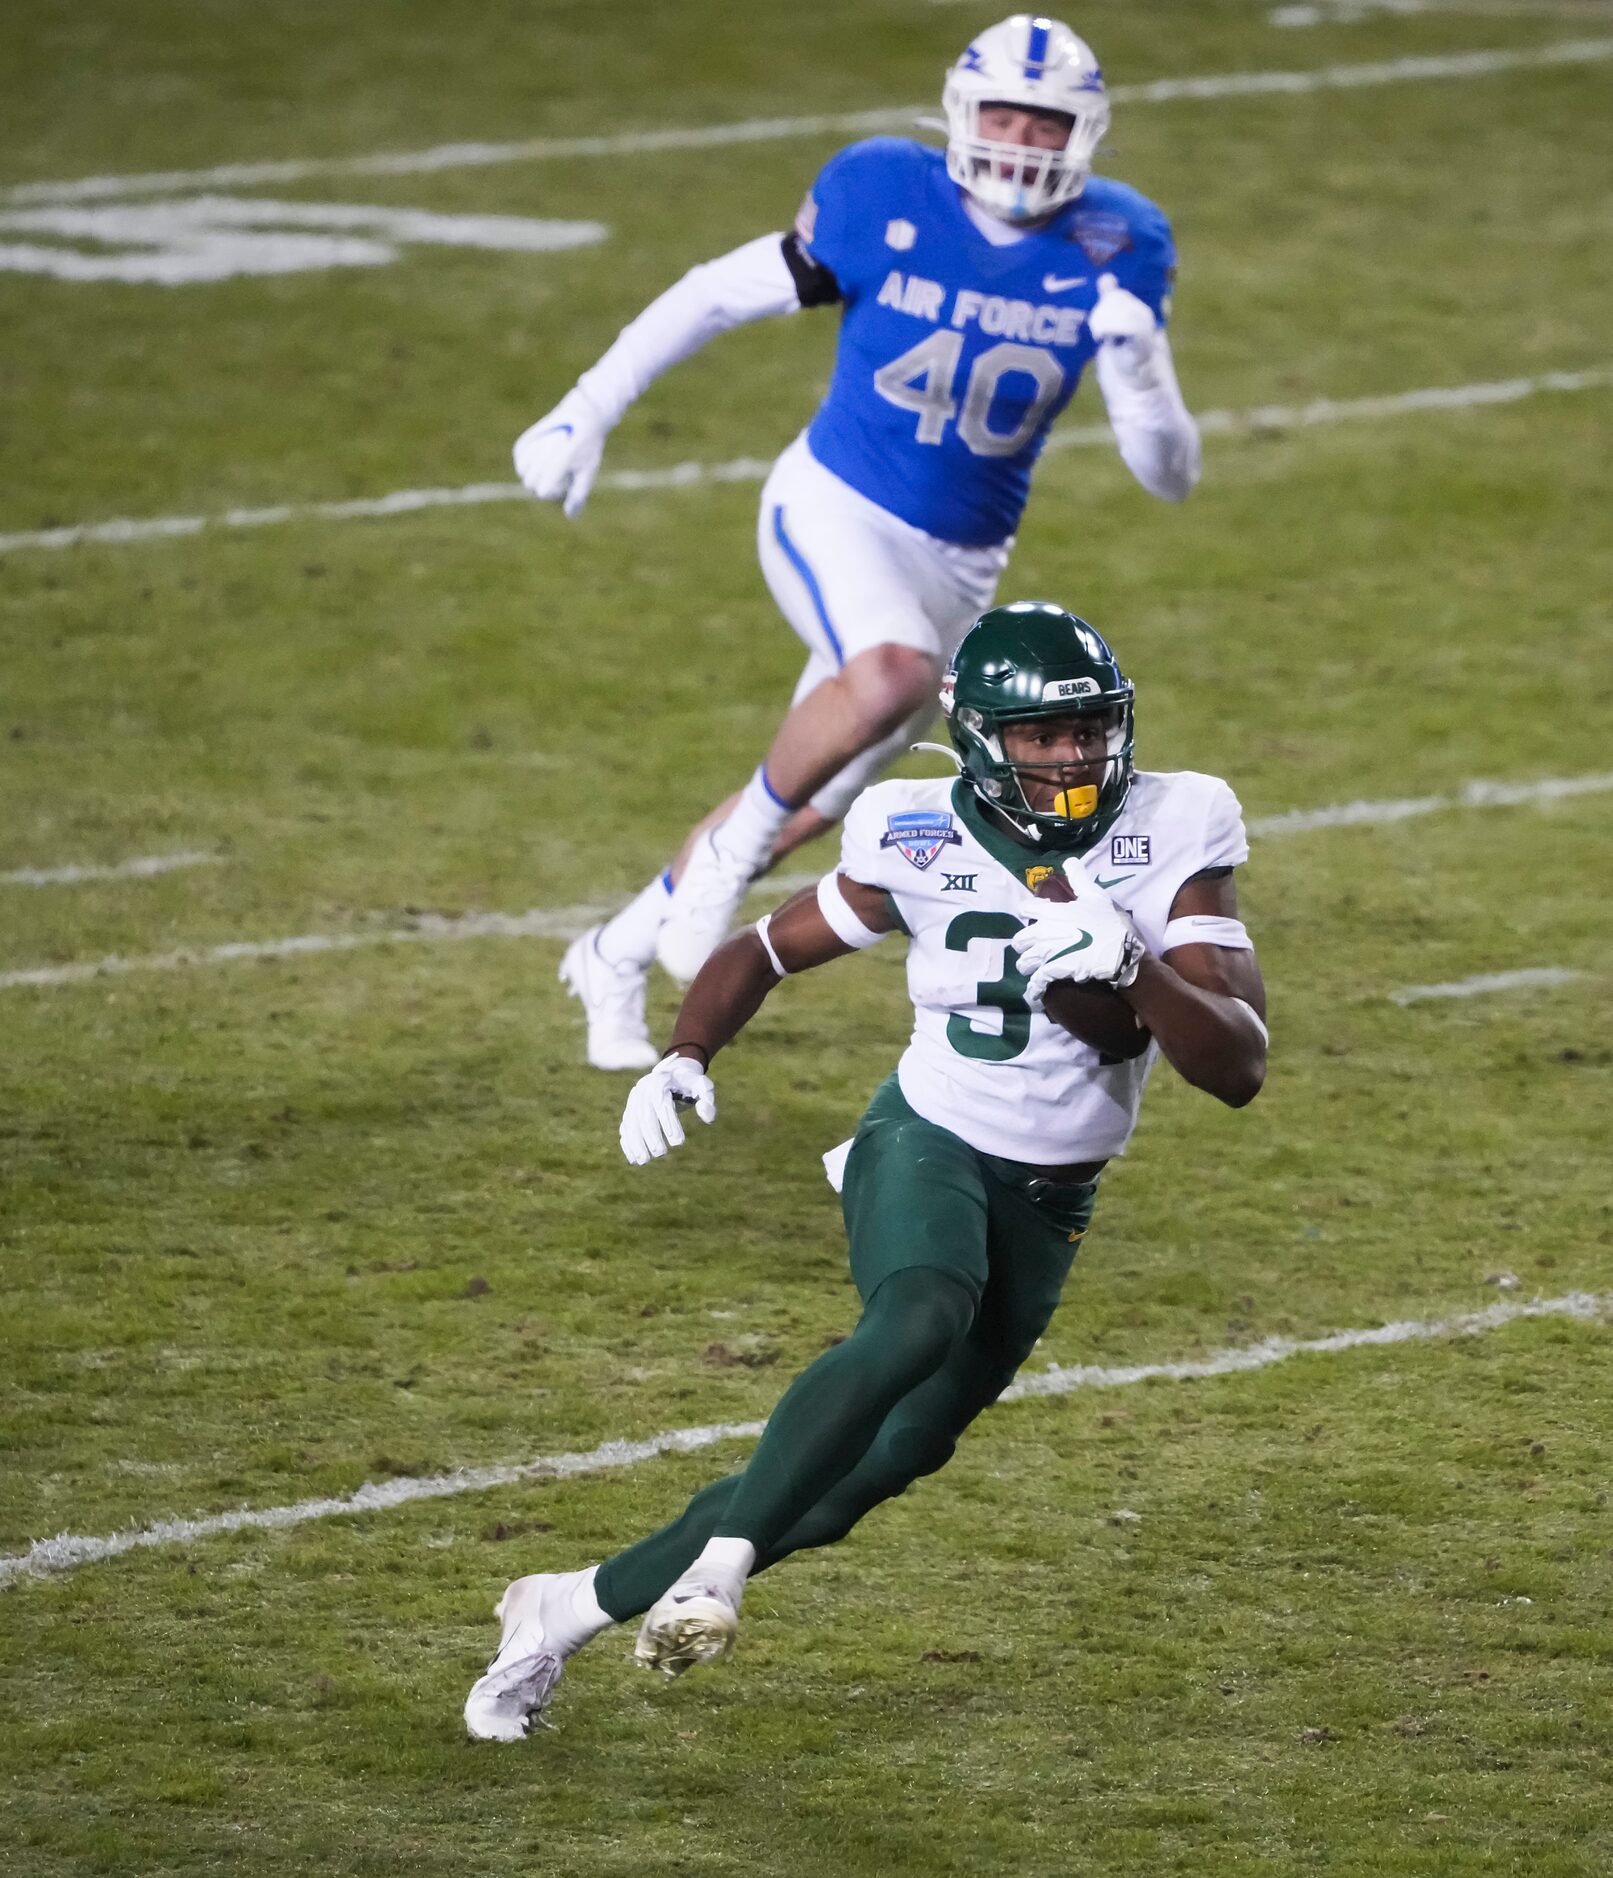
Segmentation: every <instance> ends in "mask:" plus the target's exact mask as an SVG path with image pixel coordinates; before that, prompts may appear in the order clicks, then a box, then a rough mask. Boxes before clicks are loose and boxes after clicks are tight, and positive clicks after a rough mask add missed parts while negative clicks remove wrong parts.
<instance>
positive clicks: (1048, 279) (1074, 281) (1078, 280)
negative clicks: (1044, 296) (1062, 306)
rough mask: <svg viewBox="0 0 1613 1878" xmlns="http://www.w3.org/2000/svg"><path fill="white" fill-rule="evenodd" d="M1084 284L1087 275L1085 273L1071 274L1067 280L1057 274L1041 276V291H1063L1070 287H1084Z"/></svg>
mask: <svg viewBox="0 0 1613 1878" xmlns="http://www.w3.org/2000/svg"><path fill="white" fill-rule="evenodd" d="M1086 284H1087V277H1086V275H1085V274H1072V275H1071V276H1070V278H1069V279H1068V280H1065V279H1064V278H1063V276H1062V275H1059V274H1044V275H1043V276H1042V292H1043V293H1065V292H1067V291H1068V290H1069V289H1070V288H1071V287H1084V286H1085V285H1086Z"/></svg>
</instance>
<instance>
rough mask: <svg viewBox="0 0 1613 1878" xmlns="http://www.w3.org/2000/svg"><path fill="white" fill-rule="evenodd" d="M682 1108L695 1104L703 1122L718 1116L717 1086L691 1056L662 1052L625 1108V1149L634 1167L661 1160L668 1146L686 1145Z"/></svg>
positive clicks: (636, 1087)
mask: <svg viewBox="0 0 1613 1878" xmlns="http://www.w3.org/2000/svg"><path fill="white" fill-rule="evenodd" d="M680 1108H683V1109H686V1108H692V1109H693V1110H694V1112H695V1114H696V1115H698V1116H699V1117H700V1119H701V1121H703V1122H714V1121H715V1120H716V1119H717V1090H716V1087H715V1085H714V1084H713V1082H712V1080H711V1078H710V1077H709V1076H708V1075H707V1074H706V1073H705V1071H704V1070H703V1069H702V1068H701V1067H700V1065H699V1064H698V1063H697V1062H696V1061H695V1060H694V1058H693V1057H692V1056H663V1057H662V1058H661V1060H660V1062H659V1063H657V1064H656V1066H655V1068H654V1069H652V1070H651V1071H650V1072H649V1074H648V1075H646V1076H641V1077H640V1078H639V1079H638V1081H637V1082H636V1083H634V1085H633V1088H632V1093H631V1094H630V1095H629V1096H628V1098H627V1107H626V1108H625V1109H623V1110H622V1126H621V1143H622V1152H623V1153H624V1154H625V1155H626V1156H627V1158H628V1159H629V1160H630V1161H631V1162H632V1163H633V1165H634V1166H635V1167H642V1166H643V1165H644V1163H645V1162H646V1161H658V1160H660V1159H661V1157H662V1155H664V1154H665V1153H666V1151H667V1149H668V1148H681V1147H682V1146H683V1123H682V1122H680V1121H679V1120H678V1110H679V1109H680Z"/></svg>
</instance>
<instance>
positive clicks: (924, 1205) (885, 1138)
mask: <svg viewBox="0 0 1613 1878" xmlns="http://www.w3.org/2000/svg"><path fill="white" fill-rule="evenodd" d="M884 1096H885V1092H883V1091H882V1092H881V1097H880V1098H876V1101H875V1103H874V1104H873V1105H872V1106H871V1107H870V1110H869V1114H868V1116H867V1117H865V1119H864V1124H863V1127H862V1129H861V1130H859V1133H858V1139H857V1145H856V1147H855V1149H854V1150H853V1153H852V1155H851V1158H850V1161H849V1162H848V1164H847V1171H846V1194H845V1205H846V1219H847V1225H848V1229H849V1231H850V1234H851V1241H852V1273H853V1277H854V1278H855V1280H856V1282H857V1286H858V1289H859V1291H860V1292H861V1293H862V1295H863V1297H864V1299H865V1305H864V1310H863V1315H862V1317H861V1319H860V1320H859V1322H858V1325H857V1328H856V1330H855V1331H854V1332H853V1334H852V1335H851V1337H849V1338H848V1339H847V1340H846V1341H845V1342H844V1343H842V1344H838V1345H836V1346H835V1347H834V1348H833V1349H831V1350H828V1351H826V1352H825V1353H824V1355H823V1356H821V1357H820V1358H819V1359H818V1360H817V1361H816V1362H815V1363H814V1364H813V1365H812V1366H811V1367H810V1368H809V1369H808V1370H806V1371H805V1372H804V1373H803V1374H802V1375H801V1376H799V1377H798V1378H797V1379H796V1381H795V1382H794V1383H793V1384H792V1385H791V1387H790V1389H789V1390H788V1391H787V1392H786V1394H785V1396H784V1397H783V1399H782V1400H781V1401H780V1403H779V1405H778V1407H777V1408H776V1409H775V1410H774V1412H773V1415H772V1417H771V1419H770V1420H769V1422H768V1425H767V1428H766V1430H765V1431H764V1433H763V1435H762V1439H761V1441H760V1442H759V1443H758V1445H757V1448H756V1452H755V1454H754V1455H753V1456H752V1458H751V1461H750V1464H749V1465H748V1466H747V1467H746V1469H745V1471H744V1473H743V1474H742V1475H740V1476H739V1477H738V1478H737V1480H736V1481H735V1482H734V1483H732V1485H731V1486H730V1484H729V1483H726V1482H725V1483H719V1486H718V1488H717V1489H714V1490H710V1491H708V1494H707V1496H706V1497H704V1498H703V1499H701V1500H699V1501H698V1502H697V1503H696V1504H695V1505H692V1506H691V1507H690V1508H689V1509H688V1512H687V1513H686V1514H685V1515H684V1516H683V1517H682V1518H681V1519H680V1520H678V1521H675V1522H674V1523H673V1524H672V1525H671V1526H669V1527H666V1528H663V1530H662V1531H661V1532H660V1533H657V1534H655V1535H653V1536H652V1537H651V1538H650V1539H649V1540H646V1541H644V1542H642V1543H641V1544H640V1545H638V1546H635V1547H631V1548H629V1549H628V1551H626V1552H624V1553H621V1554H618V1555H617V1557H615V1558H613V1559H611V1560H609V1561H607V1563H606V1565H605V1566H604V1567H603V1568H602V1569H601V1573H600V1579H599V1597H600V1601H601V1603H602V1604H603V1605H604V1607H605V1608H606V1609H607V1610H608V1611H610V1612H611V1614H612V1615H613V1616H619V1617H626V1616H630V1615H632V1614H633V1613H634V1611H636V1610H640V1609H643V1608H644V1607H645V1604H646V1601H647V1600H650V1599H654V1600H655V1603H654V1604H653V1606H652V1607H651V1609H650V1612H649V1616H648V1617H647V1618H646V1620H645V1626H644V1630H643V1632H642V1633H641V1638H640V1656H641V1659H643V1660H648V1661H651V1662H653V1663H655V1664H656V1665H657V1666H659V1667H663V1668H666V1669H667V1670H668V1671H669V1673H676V1671H677V1670H678V1669H681V1668H684V1667H687V1663H688V1662H689V1661H691V1660H702V1655H693V1656H686V1655H684V1654H682V1649H683V1645H684V1644H685V1643H686V1642H687V1641H688V1639H687V1637H686V1636H685V1634H684V1632H685V1631H686V1629H687V1626H686V1624H685V1621H684V1620H685V1617H686V1616H687V1614H688V1613H687V1610H686V1608H685V1607H686V1606H687V1605H688V1604H689V1602H690V1601H692V1600H699V1610H698V1612H697V1613H696V1614H697V1615H699V1616H700V1617H701V1618H702V1620H706V1619H709V1620H710V1624H709V1632H708V1635H707V1636H706V1637H705V1639H704V1641H706V1642H708V1643H711V1644H713V1645H715V1646H716V1647H715V1648H712V1649H708V1650H705V1651H704V1652H703V1653H702V1654H704V1655H709V1654H715V1653H718V1651H719V1650H720V1649H721V1648H725V1647H726V1645H727V1642H728V1641H729V1640H730V1639H731V1637H732V1634H733V1630H734V1627H735V1622H734V1620H735V1614H736V1612H737V1607H738V1603H739V1597H740V1593H741V1591H742V1589H743V1585H744V1581H745V1578H746V1576H747V1574H748V1573H749V1571H750V1569H751V1567H752V1565H753V1564H754V1562H755V1560H756V1559H757V1558H759V1557H760V1558H765V1557H767V1556H768V1555H769V1553H770V1552H771V1551H772V1550H773V1547H774V1543H775V1541H776V1540H777V1539H778V1538H779V1537H780V1536H782V1535H783V1534H784V1533H786V1532H788V1531H790V1530H791V1529H792V1528H793V1527H795V1526H796V1525H798V1524H799V1522H800V1521H801V1520H802V1519H803V1518H804V1517H805V1515H806V1514H807V1513H808V1512H809V1510H810V1509H811V1508H812V1507H813V1506H815V1505H816V1504H817V1503H818V1502H819V1501H821V1500H822V1499H823V1498H824V1496H825V1495H826V1494H828V1493H829V1492H831V1491H832V1490H833V1489H834V1487H835V1486H836V1485H837V1484H838V1483H839V1482H840V1481H842V1480H843V1479H844V1478H845V1477H846V1476H847V1475H849V1474H851V1473H852V1472H853V1470H854V1469H856V1467H857V1466H858V1465H859V1463H860V1462H861V1461H862V1460H863V1457H864V1456H865V1455H866V1453H867V1452H868V1449H869V1447H870V1446H871V1444H872V1443H873V1442H874V1440H875V1439H876V1437H877V1436H878V1435H879V1433H880V1430H881V1429H882V1428H883V1427H884V1425H885V1423H886V1422H887V1420H888V1419H889V1417H890V1415H891V1412H892V1410H893V1409H895V1407H896V1406H897V1404H898V1403H899V1402H901V1401H902V1400H903V1398H904V1397H906V1396H908V1395H910V1394H911V1393H912V1392H913V1391H914V1390H915V1389H916V1388H917V1387H918V1386H919V1385H920V1384H921V1383H923V1382H924V1381H925V1380H926V1378H928V1377H930V1376H932V1375H934V1374H935V1373H936V1371H937V1370H939V1369H940V1368H941V1367H942V1366H943V1365H944V1364H945V1363H946V1362H947V1361H948V1359H949V1358H950V1357H951V1355H952V1353H953V1352H954V1351H955V1350H956V1349H957V1348H958V1347H959V1345H960V1344H961V1343H962V1342H963V1341H964V1339H965V1337H966V1336H967V1333H968V1329H969V1325H970V1323H971V1321H972V1319H973V1315H974V1310H975V1305H976V1300H977V1299H978V1297H979V1295H980V1292H981V1289H982V1288H983V1286H984V1283H985V1278H986V1258H985V1235H986V1199H985V1188H984V1184H983V1181H982V1178H981V1174H980V1170H979V1167H978V1165H977V1162H976V1159H975V1156H974V1154H973V1152H972V1150H970V1149H969V1148H968V1147H966V1146H965V1145H964V1143H962V1142H961V1141H959V1140H958V1138H957V1136H955V1135H952V1134H949V1133H948V1132H947V1131H946V1130H944V1129H940V1128H935V1127H933V1126H932V1125H931V1124H930V1123H928V1122H923V1121H921V1120H920V1119H919V1118H918V1117H916V1116H914V1115H913V1113H912V1111H911V1110H910V1109H908V1108H907V1106H906V1104H905V1103H902V1102H901V1101H900V1097H899V1094H898V1096H897V1098H896V1105H895V1106H894V1107H892V1105H891V1104H889V1103H888V1102H886V1101H884V1099H883V1098H884ZM722 1606H726V1609H723V1608H720V1607H722Z"/></svg>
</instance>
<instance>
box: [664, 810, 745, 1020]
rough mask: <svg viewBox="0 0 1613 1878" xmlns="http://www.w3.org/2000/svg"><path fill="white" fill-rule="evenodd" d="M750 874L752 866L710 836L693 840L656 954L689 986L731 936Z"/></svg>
mask: <svg viewBox="0 0 1613 1878" xmlns="http://www.w3.org/2000/svg"><path fill="white" fill-rule="evenodd" d="M751 872H752V870H751V868H750V867H749V866H748V865H746V864H745V863H743V862H738V861H735V860H734V859H733V857H732V856H731V855H729V854H727V853H725V852H724V850H723V849H721V848H719V847H718V846H717V843H716V841H715V840H714V839H713V837H712V836H711V835H709V834H708V835H703V836H702V837H701V839H700V840H699V841H697V842H696V843H695V849H694V853H693V854H691V855H690V856H689V860H688V863H687V865H686V866H685V867H684V870H683V874H682V876H681V878H680V879H679V881H678V884H677V886H675V887H674V888H673V889H672V902H671V905H670V906H669V907H668V908H667V916H666V920H665V921H664V923H663V924H662V927H661V930H660V932H659V933H657V934H656V938H655V956H656V957H657V958H658V959H659V960H660V961H661V963H662V964H663V965H664V966H665V967H666V969H667V970H668V971H669V972H670V973H671V974H672V976H673V977H674V978H676V979H677V980H678V981H679V982H680V983H682V984H688V982H689V980H690V979H691V978H693V977H694V975H695V973H696V972H698V971H699V969H700V968H701V966H702V965H704V964H705V962H706V960H707V959H709V958H710V957H711V955H712V953H713V952H715V951H716V949H717V948H718V946H720V945H721V944H722V942H723V940H724V939H726V938H727V936H728V928H729V927H730V926H732V925H733V923H734V915H735V914H736V913H737V912H738V911H739V903H740V901H741V900H743V899H744V897H745V893H746V890H747V889H748V888H749V886H750V883H751Z"/></svg>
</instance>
